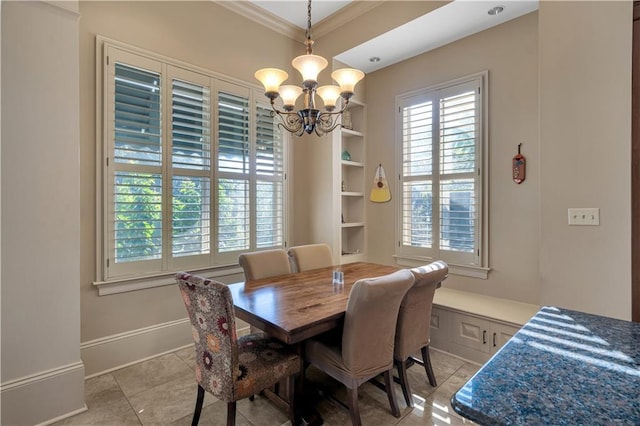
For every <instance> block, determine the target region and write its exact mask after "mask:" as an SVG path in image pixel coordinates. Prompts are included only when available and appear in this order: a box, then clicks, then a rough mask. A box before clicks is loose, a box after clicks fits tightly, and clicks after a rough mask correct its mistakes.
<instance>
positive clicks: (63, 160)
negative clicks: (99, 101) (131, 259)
mask: <svg viewBox="0 0 640 426" xmlns="http://www.w3.org/2000/svg"><path fill="white" fill-rule="evenodd" d="M78 19H79V16H78V4H77V2H72V1H68V2H59V3H58V2H56V3H48V2H41V1H33V2H26V1H24V2H3V5H2V125H3V126H2V190H1V193H2V244H1V246H2V258H1V261H0V263H1V264H2V297H1V299H2V307H1V308H0V312H1V314H2V318H1V321H0V322H1V323H2V330H1V332H0V336H1V338H2V341H1V342H0V346H2V351H0V352H1V354H2V359H1V361H0V364H1V365H2V377H1V378H0V380H1V382H2V384H1V385H0V387H1V388H2V396H1V398H0V399H1V400H2V405H1V407H0V412H1V417H0V423H1V424H3V425H5V424H6V425H27V424H31V425H33V424H41V423H42V422H44V421H46V420H47V419H50V418H55V417H58V416H61V415H64V414H65V413H68V412H72V411H76V410H81V409H82V408H83V407H84V381H83V377H84V368H83V364H82V362H81V360H80V348H79V346H80V296H79V293H78V288H79V285H80V283H79V269H80V240H79V231H80V227H79V221H80V209H79V207H80V190H79V176H80V164H79V162H78V154H79V147H80V134H79V120H78V118H79V103H78V57H79V54H78V28H79V23H78ZM61 390H63V391H61Z"/></svg>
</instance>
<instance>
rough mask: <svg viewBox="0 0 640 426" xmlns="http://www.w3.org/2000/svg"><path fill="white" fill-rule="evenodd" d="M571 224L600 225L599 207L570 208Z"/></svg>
mask: <svg viewBox="0 0 640 426" xmlns="http://www.w3.org/2000/svg"><path fill="white" fill-rule="evenodd" d="M569 225H583V226H598V225H600V209H599V208H583V209H569Z"/></svg>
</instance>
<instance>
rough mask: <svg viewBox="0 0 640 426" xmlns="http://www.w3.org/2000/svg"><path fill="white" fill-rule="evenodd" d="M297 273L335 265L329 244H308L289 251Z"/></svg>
mask: <svg viewBox="0 0 640 426" xmlns="http://www.w3.org/2000/svg"><path fill="white" fill-rule="evenodd" d="M288 253H289V257H291V263H292V265H293V270H294V271H295V272H304V271H309V270H311V269H319V268H326V267H328V266H331V265H333V254H332V252H331V247H329V245H328V244H324V243H320V244H307V245H303V246H295V247H291V248H290V249H289V251H288Z"/></svg>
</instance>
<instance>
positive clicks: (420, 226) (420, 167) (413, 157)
mask: <svg viewBox="0 0 640 426" xmlns="http://www.w3.org/2000/svg"><path fill="white" fill-rule="evenodd" d="M402 123H403V125H402V150H403V156H402V172H403V175H404V179H403V184H402V198H403V209H402V242H403V244H404V245H407V246H412V247H432V244H433V212H432V208H431V206H432V202H433V175H432V170H433V153H432V148H433V147H432V145H433V102H432V101H431V100H428V101H424V102H419V103H416V104H414V105H408V106H405V107H404V108H403V109H402Z"/></svg>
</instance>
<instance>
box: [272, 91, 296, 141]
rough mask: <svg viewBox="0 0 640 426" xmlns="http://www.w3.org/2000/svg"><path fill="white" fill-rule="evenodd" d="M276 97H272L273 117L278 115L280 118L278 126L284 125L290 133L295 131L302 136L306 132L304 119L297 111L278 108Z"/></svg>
mask: <svg viewBox="0 0 640 426" xmlns="http://www.w3.org/2000/svg"><path fill="white" fill-rule="evenodd" d="M274 101H275V99H271V102H270V104H271V113H270V115H271V117H275V116H276V115H277V116H278V118H279V119H280V123H278V127H282V128H283V129H285V130H286V131H287V132H289V133H293V134H295V135H296V136H302V133H304V127H303V122H302V119H301V118H300V117H299V116H298V113H297V112H293V111H280V110H279V109H278V108H276V105H275V102H274Z"/></svg>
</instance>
